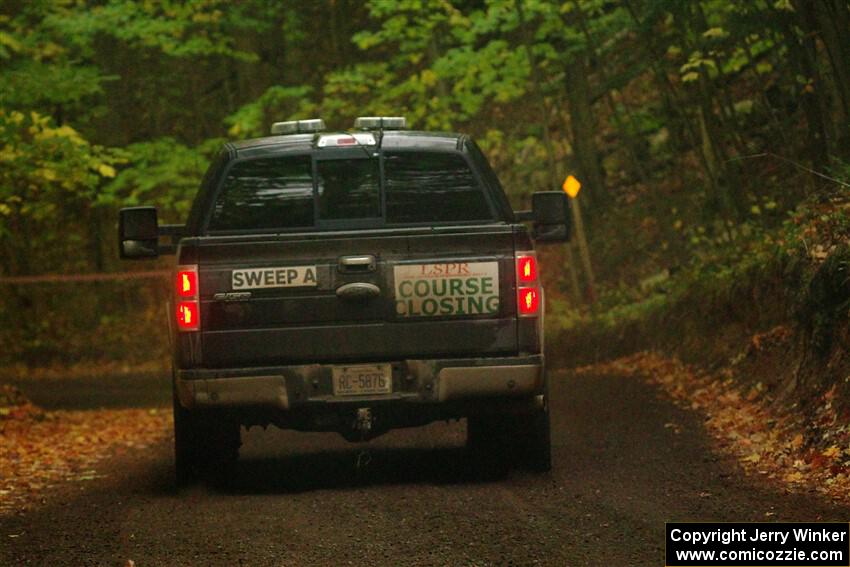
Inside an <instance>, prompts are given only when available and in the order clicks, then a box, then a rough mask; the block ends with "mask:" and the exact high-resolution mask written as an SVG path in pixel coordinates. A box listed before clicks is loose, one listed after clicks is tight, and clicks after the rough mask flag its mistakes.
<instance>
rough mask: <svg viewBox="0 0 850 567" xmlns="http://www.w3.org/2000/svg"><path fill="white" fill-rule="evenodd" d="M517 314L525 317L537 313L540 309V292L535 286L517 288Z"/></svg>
mask: <svg viewBox="0 0 850 567" xmlns="http://www.w3.org/2000/svg"><path fill="white" fill-rule="evenodd" d="M518 296H519V314H520V315H525V316H526V317H528V316H531V315H537V312H538V311H539V310H540V293H539V292H538V291H537V288H536V287H521V288H519V294H518Z"/></svg>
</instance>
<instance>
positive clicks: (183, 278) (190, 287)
mask: <svg viewBox="0 0 850 567" xmlns="http://www.w3.org/2000/svg"><path fill="white" fill-rule="evenodd" d="M174 284H175V288H174V291H175V293H176V296H177V329H178V330H180V331H197V330H199V329H200V328H201V303H200V301H199V299H200V291H199V290H198V266H178V267H177V274H176V277H175V280H174Z"/></svg>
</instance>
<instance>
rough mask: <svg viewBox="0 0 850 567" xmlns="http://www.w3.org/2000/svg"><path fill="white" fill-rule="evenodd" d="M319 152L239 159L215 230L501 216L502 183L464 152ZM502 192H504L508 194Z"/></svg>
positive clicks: (215, 211) (212, 225) (215, 215)
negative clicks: (496, 180) (496, 184)
mask: <svg viewBox="0 0 850 567" xmlns="http://www.w3.org/2000/svg"><path fill="white" fill-rule="evenodd" d="M363 149H364V151H363V152H359V151H358V152H351V151H350V149H349V150H348V151H345V152H338V153H336V152H334V150H327V149H324V150H314V151H310V152H305V153H303V154H292V153H290V154H284V155H278V156H263V157H252V158H245V159H238V160H235V161H234V162H233V163H232V164H231V165H230V167H229V168H227V170H226V172H225V174H224V176H223V179H222V180H221V182H220V184H219V187H218V190H217V192H216V194H215V197H214V201H213V204H212V210H211V213H210V216H209V220H208V224H207V231H208V232H210V233H211V234H216V233H219V234H227V233H243V232H269V231H276V232H286V231H309V230H327V229H337V228H338V229H346V228H383V227H396V226H417V225H440V224H458V223H464V224H468V223H477V224H485V223H492V222H499V221H502V220H503V218H501V217H502V216H503V215H501V214H500V212H501V210H502V207H501V202H500V196H498V195H493V193H495V192H498V191H501V188H500V187H498V186H496V187H495V188H494V187H493V185H492V181H491V180H490V179H489V178H488V176H489V175H493V176H494V174H492V171H486V172H477V171H476V169H475V168H474V167H473V166H472V163H474V160H471V159H469V158H468V157H467V156H466V155H465V154H464V153H462V152H461V151H447V150H438V151H435V150H419V149H411V148H404V149H393V150H389V149H388V150H385V151H377V150H374V148H373V149H371V150H366V148H365V147H364V148H363ZM502 198H503V197H502Z"/></svg>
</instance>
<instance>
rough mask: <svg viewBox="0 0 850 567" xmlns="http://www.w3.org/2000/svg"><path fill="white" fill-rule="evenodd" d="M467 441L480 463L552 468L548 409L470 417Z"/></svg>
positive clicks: (499, 465) (537, 470) (543, 469)
mask: <svg viewBox="0 0 850 567" xmlns="http://www.w3.org/2000/svg"><path fill="white" fill-rule="evenodd" d="M466 444H467V448H468V449H469V451H470V453H471V454H472V456H473V458H475V459H476V462H477V463H478V464H479V465H483V466H487V467H491V466H494V465H495V466H497V468H501V467H511V466H518V467H521V468H525V469H528V470H532V471H535V472H547V471H549V470H551V469H552V442H551V426H550V423H549V410H548V408H547V407H544V408H541V409H538V410H535V411H534V412H531V413H524V414H515V415H514V414H508V415H496V416H472V417H470V418H469V419H467V438H466Z"/></svg>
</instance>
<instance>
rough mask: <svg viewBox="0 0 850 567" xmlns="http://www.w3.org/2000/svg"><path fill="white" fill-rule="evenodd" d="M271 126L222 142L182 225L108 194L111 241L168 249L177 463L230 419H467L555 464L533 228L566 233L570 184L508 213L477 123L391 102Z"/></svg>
mask: <svg viewBox="0 0 850 567" xmlns="http://www.w3.org/2000/svg"><path fill="white" fill-rule="evenodd" d="M272 132H273V134H274V135H273V136H271V137H268V138H261V139H254V140H247V141H242V142H234V143H230V144H227V145H226V146H225V147H224V148H223V150H222V151H221V153H220V154H219V156H218V157H217V159H216V160H215V161H214V162H213V163H212V165H211V166H210V168H209V170H208V172H207V174H206V176H205V177H204V179H203V181H202V183H201V187H200V190H199V191H198V194H197V196H196V198H195V201H194V205H193V207H192V209H191V212H190V214H189V218H188V221H187V222H186V224H185V225H159V224H158V221H157V213H156V209H155V208H153V207H133V208H127V209H122V210H121V213H120V222H119V233H120V234H119V246H120V254H121V256H122V257H123V258H151V257H156V256H158V255H160V254H166V253H172V254H176V257H177V262H176V266H175V272H174V290H173V304H172V305H171V306H170V307H169V310H170V312H171V313H172V315H171V316H170V318H169V326H170V331H171V332H170V336H171V344H172V347H173V380H174V429H175V431H174V433H175V435H174V437H175V455H176V472H177V478H178V481H180V482H185V481H189V480H192V479H193V478H196V477H197V476H198V475H199V474H201V473H203V472H204V471H209V470H226V468H227V467H226V465H231V464H233V463H235V461H236V459H237V457H238V451H239V445H240V426H242V425H244V426H247V427H250V426H252V425H261V426H265V425H268V424H274V425H277V426H279V427H282V428H290V429H296V430H302V431H336V432H339V433H341V434H342V435H343V436H344V437H346V438H347V439H349V440H352V441H361V440H368V439H370V438H373V437H375V436H377V435H380V434H382V433H384V432H386V431H388V430H390V429H393V428H398V427H408V426H419V425H425V424H427V423H429V422H432V421H435V420H447V419H459V418H466V419H468V444H469V446H470V448H471V449H472V450H475V451H482V454H486V455H488V456H491V457H499V458H501V457H502V456H507V455H510V456H511V458H512V460H513V461H514V462H519V463H522V464H524V465H525V466H527V467H529V468H531V469H533V470H539V471H545V470H548V469H549V468H550V467H551V452H550V439H549V412H548V404H547V398H546V396H547V377H546V371H545V364H544V356H543V289H542V287H541V283H540V278H539V269H540V268H539V266H538V264H537V259H536V255H535V252H534V243H535V241H538V242H540V241H555V242H557V241H565V240H566V239H567V237H568V234H569V207H568V202H567V199H566V196H565V195H564V193H563V192H561V191H549V192H541V193H535V194H534V195H533V201H532V205H533V207H532V208H533V210H532V211H528V212H522V213H514V212H513V210H512V209H511V206H510V204H509V203H508V200H507V198H506V197H505V194H504V191H503V190H502V188H501V186H500V184H499V180H498V178H497V177H496V175H495V173H494V172H493V170H492V169H491V167H490V165H489V164H488V162H487V160H486V158H485V157H484V155H483V154H482V152H481V150H480V149H479V148H478V146H477V145H476V144H475V143H474V142H473V141H472V140H471V139H470V138H469V137H467V136H464V135H461V134H446V133H433V132H417V131H407V130H405V129H404V120H403V119H401V118H389V117H385V118H382V117H369V118H360V119H358V120H357V122H356V123H355V128H354V129H352V130H351V131H345V132H325V131H324V124H323V123H322V121H321V120H304V121H296V122H284V123H277V124H275V126H274V127H273V129H272ZM521 221H530V222H531V223H532V225H533V227H532V230H529V228H527V227H526V226H525V224H523V223H522V222H521Z"/></svg>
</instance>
